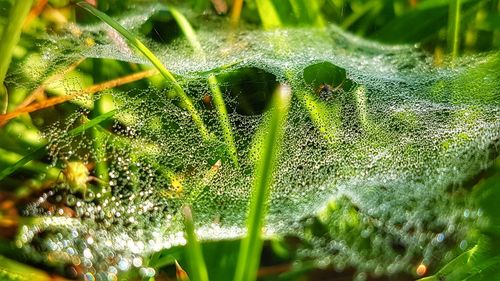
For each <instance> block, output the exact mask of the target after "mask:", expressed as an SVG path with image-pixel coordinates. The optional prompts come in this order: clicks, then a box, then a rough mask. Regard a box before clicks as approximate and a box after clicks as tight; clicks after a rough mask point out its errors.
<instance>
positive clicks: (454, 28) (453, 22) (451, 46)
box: [447, 0, 460, 59]
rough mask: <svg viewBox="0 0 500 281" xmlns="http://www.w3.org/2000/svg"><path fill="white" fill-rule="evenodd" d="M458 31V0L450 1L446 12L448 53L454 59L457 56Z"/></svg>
mask: <svg viewBox="0 0 500 281" xmlns="http://www.w3.org/2000/svg"><path fill="white" fill-rule="evenodd" d="M459 30H460V0H450V7H449V11H448V37H447V41H448V51H449V52H451V58H452V59H455V58H456V57H457V54H458V43H459V36H458V33H459Z"/></svg>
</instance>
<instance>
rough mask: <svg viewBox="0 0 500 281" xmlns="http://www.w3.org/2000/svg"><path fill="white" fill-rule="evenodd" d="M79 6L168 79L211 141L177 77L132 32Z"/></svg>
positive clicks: (85, 7)
mask: <svg viewBox="0 0 500 281" xmlns="http://www.w3.org/2000/svg"><path fill="white" fill-rule="evenodd" d="M78 5H79V6H80V7H82V8H84V9H85V10H87V11H89V12H90V13H92V14H93V15H95V16H96V17H98V18H99V19H100V20H102V21H103V22H105V23H106V24H108V25H109V26H111V27H112V28H113V29H115V30H116V31H117V32H118V33H120V34H121V35H122V36H123V37H125V38H126V39H127V40H128V42H129V43H130V44H131V45H133V46H134V47H136V48H137V49H138V50H139V51H140V52H141V53H142V54H143V55H144V56H145V57H146V58H147V59H148V60H149V61H150V62H151V63H152V64H153V65H154V66H155V67H156V68H157V69H158V71H159V72H160V73H161V75H163V77H165V79H167V80H168V81H169V82H170V83H171V84H172V86H173V88H174V90H175V92H176V94H177V95H178V97H179V98H180V99H181V101H182V103H183V104H184V106H185V107H186V110H187V111H188V112H189V113H190V114H191V118H192V119H193V121H194V123H195V124H196V126H197V127H198V130H199V131H200V134H201V136H202V137H203V139H204V140H205V141H207V140H209V139H210V134H209V133H208V130H207V128H206V126H205V123H204V122H203V120H202V119H201V116H200V115H199V114H198V112H197V111H196V108H195V107H194V105H193V102H192V101H191V99H190V98H189V97H188V96H187V95H186V93H185V92H184V90H183V89H182V87H181V86H180V85H179V83H178V82H177V80H176V79H175V77H174V76H173V75H172V73H170V71H168V69H167V68H166V67H165V66H164V65H163V64H162V63H161V61H160V60H159V59H158V58H157V57H156V56H155V55H154V54H153V53H152V52H151V51H150V50H149V49H148V48H147V47H146V46H145V45H144V44H143V43H142V42H141V41H140V40H139V39H138V38H137V37H136V36H135V35H134V34H132V33H131V32H130V31H128V30H126V29H125V28H124V27H123V26H121V25H120V24H119V23H118V22H116V21H115V20H114V19H112V18H111V17H109V16H108V15H106V14H105V13H103V12H101V11H99V10H97V9H96V8H94V7H93V6H92V5H90V4H88V3H86V2H79V3H78Z"/></svg>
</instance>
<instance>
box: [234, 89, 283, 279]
mask: <svg viewBox="0 0 500 281" xmlns="http://www.w3.org/2000/svg"><path fill="white" fill-rule="evenodd" d="M290 100H291V90H290V87H289V86H288V85H283V84H282V85H280V86H279V87H278V89H277V91H276V92H275V94H274V97H273V101H272V106H273V107H272V109H271V113H270V119H269V120H268V122H266V123H265V124H264V126H265V127H264V128H265V132H266V134H265V137H264V141H263V143H262V144H261V146H260V151H259V159H258V160H257V161H256V164H255V169H254V176H253V183H252V198H251V199H250V206H249V211H248V216H247V235H246V236H245V238H243V240H242V242H241V246H240V251H239V256H238V262H237V265H236V275H235V278H234V280H235V281H254V280H255V279H256V278H257V269H258V267H259V261H260V255H261V251H262V244H263V238H262V227H263V226H264V221H265V217H266V214H267V209H268V201H269V193H270V192H269V189H270V186H271V184H272V180H273V173H274V170H275V168H276V165H277V161H278V158H279V154H280V147H281V142H282V139H283V135H284V131H285V124H286V118H287V115H288V110H289V106H290Z"/></svg>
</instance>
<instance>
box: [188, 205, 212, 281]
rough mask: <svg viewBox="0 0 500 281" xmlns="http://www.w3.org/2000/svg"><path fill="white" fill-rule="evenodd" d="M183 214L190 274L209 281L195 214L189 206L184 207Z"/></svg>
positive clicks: (195, 277) (198, 280)
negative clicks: (194, 220)
mask: <svg viewBox="0 0 500 281" xmlns="http://www.w3.org/2000/svg"><path fill="white" fill-rule="evenodd" d="M182 216H183V217H184V228H185V234H186V240H187V244H186V250H187V261H188V262H189V265H190V266H189V268H190V269H191V271H192V272H190V274H191V276H192V277H193V280H195V281H208V273H207V266H206V265H205V260H204V259H203V253H202V251H201V245H200V243H199V242H198V239H197V238H196V233H195V231H194V223H193V214H192V212H191V208H190V207H189V206H184V207H183V209H182Z"/></svg>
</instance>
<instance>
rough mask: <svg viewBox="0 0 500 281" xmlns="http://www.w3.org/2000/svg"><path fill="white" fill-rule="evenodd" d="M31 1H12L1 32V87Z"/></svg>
mask: <svg viewBox="0 0 500 281" xmlns="http://www.w3.org/2000/svg"><path fill="white" fill-rule="evenodd" d="M31 3H32V0H23V1H14V5H13V7H12V9H11V11H10V14H9V21H8V22H7V26H6V27H5V29H4V30H3V33H2V38H1V40H0V42H2V44H0V85H3V80H4V79H5V75H7V70H8V69H9V65H10V61H11V59H12V51H13V50H14V47H15V46H16V45H17V42H18V41H19V38H20V37H21V30H22V27H23V22H24V19H25V18H26V16H27V15H28V12H29V11H30V8H31Z"/></svg>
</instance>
